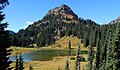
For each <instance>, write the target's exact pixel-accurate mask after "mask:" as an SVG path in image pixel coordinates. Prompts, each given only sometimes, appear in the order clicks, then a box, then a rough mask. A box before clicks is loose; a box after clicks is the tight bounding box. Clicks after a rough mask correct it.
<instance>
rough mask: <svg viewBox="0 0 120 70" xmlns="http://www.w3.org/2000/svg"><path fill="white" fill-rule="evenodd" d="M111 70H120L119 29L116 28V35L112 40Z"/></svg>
mask: <svg viewBox="0 0 120 70" xmlns="http://www.w3.org/2000/svg"><path fill="white" fill-rule="evenodd" d="M112 48H113V60H114V62H113V70H120V29H119V24H117V26H116V33H115V34H114V39H113V47H112Z"/></svg>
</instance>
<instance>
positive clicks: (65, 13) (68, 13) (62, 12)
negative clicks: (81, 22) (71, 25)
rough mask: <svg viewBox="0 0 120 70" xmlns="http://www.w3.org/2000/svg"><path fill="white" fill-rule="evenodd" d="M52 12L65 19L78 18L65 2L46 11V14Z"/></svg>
mask: <svg viewBox="0 0 120 70" xmlns="http://www.w3.org/2000/svg"><path fill="white" fill-rule="evenodd" d="M49 14H52V15H54V16H60V17H63V18H67V19H78V16H77V15H76V14H75V13H74V12H73V11H72V10H71V8H70V7H69V6H67V5H65V4H62V5H61V6H59V7H55V8H53V9H51V10H49V11H48V13H47V15H49Z"/></svg>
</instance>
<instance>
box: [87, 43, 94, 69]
mask: <svg viewBox="0 0 120 70" xmlns="http://www.w3.org/2000/svg"><path fill="white" fill-rule="evenodd" d="M88 48H89V50H88V70H92V69H93V59H94V51H93V47H92V46H91V43H90V45H89V46H88Z"/></svg>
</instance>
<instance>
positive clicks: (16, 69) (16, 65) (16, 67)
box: [14, 55, 19, 70]
mask: <svg viewBox="0 0 120 70" xmlns="http://www.w3.org/2000/svg"><path fill="white" fill-rule="evenodd" d="M18 66H19V63H18V56H17V55H16V64H15V69H14V70H18Z"/></svg>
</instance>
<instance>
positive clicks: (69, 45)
mask: <svg viewBox="0 0 120 70" xmlns="http://www.w3.org/2000/svg"><path fill="white" fill-rule="evenodd" d="M68 48H69V49H71V41H70V40H69V42H68Z"/></svg>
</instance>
